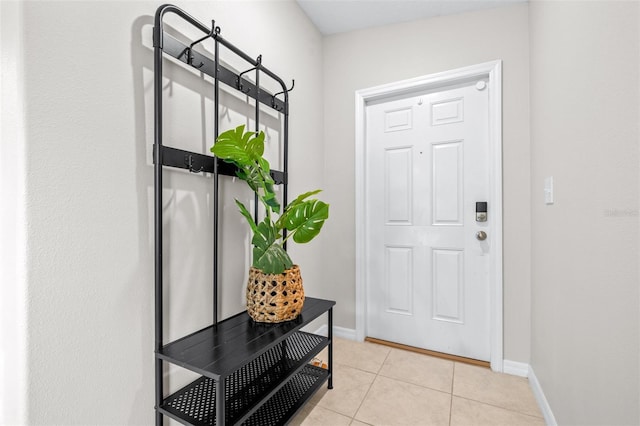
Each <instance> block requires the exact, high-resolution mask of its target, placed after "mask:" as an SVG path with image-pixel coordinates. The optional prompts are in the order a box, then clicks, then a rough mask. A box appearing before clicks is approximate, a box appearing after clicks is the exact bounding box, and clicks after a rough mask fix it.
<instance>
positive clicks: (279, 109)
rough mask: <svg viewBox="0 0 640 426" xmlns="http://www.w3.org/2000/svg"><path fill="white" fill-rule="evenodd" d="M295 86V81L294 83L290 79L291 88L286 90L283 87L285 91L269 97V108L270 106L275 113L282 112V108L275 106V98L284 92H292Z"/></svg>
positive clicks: (293, 80)
mask: <svg viewBox="0 0 640 426" xmlns="http://www.w3.org/2000/svg"><path fill="white" fill-rule="evenodd" d="M295 85H296V81H295V79H291V88H290V89H287V88H286V87H285V89H284V90H283V91H282V92H278V93H276V94H275V95H273V96H272V97H271V106H272V107H273V108H275V109H276V110H277V111H282V110H283V109H284V108H283V107H281V106H277V105H276V97H277V96H278V95H282V94H283V93H284V92H287V93H289V92H290V91H292V90H293V88H294V87H295Z"/></svg>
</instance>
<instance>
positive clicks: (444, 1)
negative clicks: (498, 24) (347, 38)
mask: <svg viewBox="0 0 640 426" xmlns="http://www.w3.org/2000/svg"><path fill="white" fill-rule="evenodd" d="M296 1H297V2H298V4H299V5H300V7H301V8H302V10H304V12H305V13H306V14H307V16H308V17H309V18H310V19H311V21H313V23H314V24H315V25H316V27H318V29H319V30H320V32H321V33H322V34H324V35H329V34H336V33H342V32H348V31H354V30H361V29H364V28H371V27H378V26H381V25H388V24H395V23H399V22H407V21H413V20H416V19H424V18H433V17H435V16H443V15H453V14H457V13H463V12H469V11H472V10H480V9H489V8H494V7H500V6H506V5H509V4H513V3H521V2H525V1H527V0H296Z"/></svg>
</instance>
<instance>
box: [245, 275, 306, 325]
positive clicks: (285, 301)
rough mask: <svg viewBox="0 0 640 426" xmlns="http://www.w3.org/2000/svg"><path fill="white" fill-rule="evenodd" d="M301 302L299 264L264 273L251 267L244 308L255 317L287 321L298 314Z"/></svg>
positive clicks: (302, 293)
mask: <svg viewBox="0 0 640 426" xmlns="http://www.w3.org/2000/svg"><path fill="white" fill-rule="evenodd" d="M303 304H304V288H303V287H302V277H301V276H300V268H299V267H298V265H293V267H292V268H290V269H287V270H286V271H284V272H283V273H282V274H265V273H264V272H262V271H261V270H260V269H256V268H254V267H251V269H250V270H249V282H248V283H247V312H248V313H249V316H250V317H251V318H253V320H254V321H256V322H270V323H275V322H284V321H290V320H292V319H295V318H296V317H297V316H298V315H300V312H301V311H302V305H303Z"/></svg>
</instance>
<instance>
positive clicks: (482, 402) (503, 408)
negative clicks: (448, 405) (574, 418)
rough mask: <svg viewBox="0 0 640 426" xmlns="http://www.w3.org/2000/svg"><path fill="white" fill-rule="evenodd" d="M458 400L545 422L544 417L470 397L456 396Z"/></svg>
mask: <svg viewBox="0 0 640 426" xmlns="http://www.w3.org/2000/svg"><path fill="white" fill-rule="evenodd" d="M456 398H460V399H466V400H467V401H471V402H476V403H478V404H483V405H488V406H489V407H493V408H499V409H501V410H505V411H510V412H512V413H516V414H522V415H523V416H527V417H533V418H535V419H543V420H544V417H543V416H536V415H535V414H529V413H525V412H524V411H518V410H514V409H512V408H506V407H502V406H500V405H495V404H491V403H489V402H485V401H479V400H477V399H473V398H469V397H466V396H461V395H456Z"/></svg>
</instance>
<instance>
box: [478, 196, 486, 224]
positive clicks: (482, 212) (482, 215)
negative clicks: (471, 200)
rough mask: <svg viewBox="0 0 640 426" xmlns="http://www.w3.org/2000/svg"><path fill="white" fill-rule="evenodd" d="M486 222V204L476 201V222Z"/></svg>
mask: <svg viewBox="0 0 640 426" xmlns="http://www.w3.org/2000/svg"><path fill="white" fill-rule="evenodd" d="M486 221H487V202H486V201H478V202H477V203H476V222H486Z"/></svg>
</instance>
